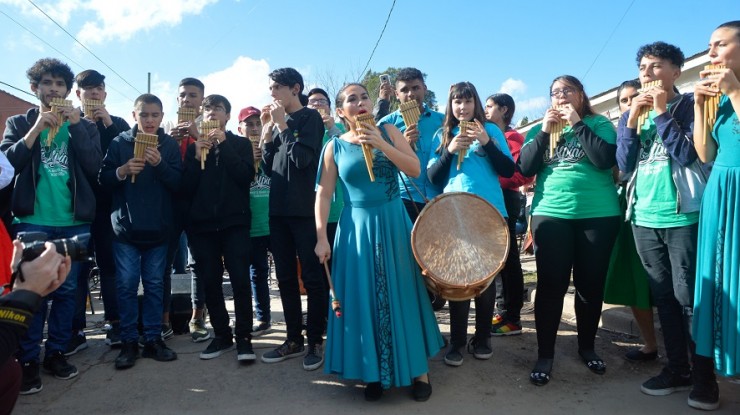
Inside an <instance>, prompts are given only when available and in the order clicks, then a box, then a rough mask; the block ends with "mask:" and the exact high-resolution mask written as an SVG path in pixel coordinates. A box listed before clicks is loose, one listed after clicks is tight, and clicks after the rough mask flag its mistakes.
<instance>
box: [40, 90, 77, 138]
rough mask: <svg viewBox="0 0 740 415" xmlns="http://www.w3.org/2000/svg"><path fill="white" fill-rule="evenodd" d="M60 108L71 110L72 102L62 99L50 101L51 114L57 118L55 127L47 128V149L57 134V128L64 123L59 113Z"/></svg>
mask: <svg viewBox="0 0 740 415" xmlns="http://www.w3.org/2000/svg"><path fill="white" fill-rule="evenodd" d="M62 108H72V101H70V100H68V99H64V98H52V99H51V112H52V114H54V115H55V116H56V117H57V125H56V126H55V127H49V135H47V136H46V146H47V147H49V146H50V145H51V142H52V141H54V137H56V135H57V134H58V133H59V126H61V125H62V123H63V122H64V117H63V116H62V112H61V111H62Z"/></svg>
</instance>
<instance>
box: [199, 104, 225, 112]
mask: <svg viewBox="0 0 740 415" xmlns="http://www.w3.org/2000/svg"><path fill="white" fill-rule="evenodd" d="M203 112H226V108H224V107H222V106H220V105H217V106H215V107H212V106H210V105H206V106H204V107H203Z"/></svg>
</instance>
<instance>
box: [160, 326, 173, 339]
mask: <svg viewBox="0 0 740 415" xmlns="http://www.w3.org/2000/svg"><path fill="white" fill-rule="evenodd" d="M174 335H175V332H174V331H173V330H172V323H162V340H167V339H171V338H172V336H174Z"/></svg>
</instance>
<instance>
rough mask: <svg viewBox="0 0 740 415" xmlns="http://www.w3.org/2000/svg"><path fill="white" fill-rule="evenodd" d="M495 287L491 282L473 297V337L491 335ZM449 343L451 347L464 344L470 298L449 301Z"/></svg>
mask: <svg viewBox="0 0 740 415" xmlns="http://www.w3.org/2000/svg"><path fill="white" fill-rule="evenodd" d="M495 297H496V287H495V285H494V284H491V285H490V286H489V287H488V288H486V290H485V291H483V292H482V293H481V295H479V296H478V297H475V337H477V338H478V339H488V338H490V337H491V318H492V317H493V303H494V298H495ZM449 305H450V344H452V346H453V347H462V346H465V343H466V340H467V337H468V314H469V312H470V300H464V301H450V302H449Z"/></svg>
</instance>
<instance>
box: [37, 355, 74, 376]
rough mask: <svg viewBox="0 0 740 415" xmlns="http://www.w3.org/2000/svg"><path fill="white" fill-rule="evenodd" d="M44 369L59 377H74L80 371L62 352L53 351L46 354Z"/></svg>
mask: <svg viewBox="0 0 740 415" xmlns="http://www.w3.org/2000/svg"><path fill="white" fill-rule="evenodd" d="M44 370H45V371H47V372H49V373H51V374H52V375H54V377H55V378H57V379H64V380H66V379H72V378H73V377H75V376H77V375H78V374H79V373H80V372H78V371H77V368H76V367H74V366H72V365H70V364H69V363H67V358H66V357H64V355H63V354H62V352H53V353H51V354H50V355H47V356H44Z"/></svg>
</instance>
